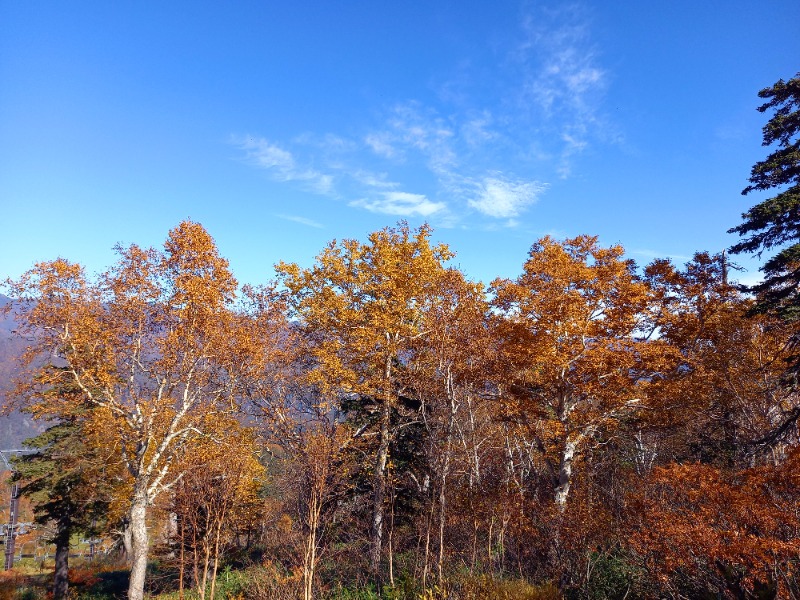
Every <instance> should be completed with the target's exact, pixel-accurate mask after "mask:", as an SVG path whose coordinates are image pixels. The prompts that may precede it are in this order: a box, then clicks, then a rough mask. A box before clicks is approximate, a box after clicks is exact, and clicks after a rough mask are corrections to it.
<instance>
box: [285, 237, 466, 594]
mask: <svg viewBox="0 0 800 600" xmlns="http://www.w3.org/2000/svg"><path fill="white" fill-rule="evenodd" d="M451 256H452V253H451V252H450V250H449V249H448V248H447V247H446V246H443V245H438V246H432V245H431V244H430V228H429V227H428V226H422V227H421V228H419V229H417V230H415V231H412V230H411V229H409V227H408V226H407V225H406V224H401V225H400V226H399V227H397V228H386V229H383V230H381V231H377V232H375V233H372V234H371V235H370V236H369V242H368V243H366V244H362V243H359V242H357V241H355V240H344V241H342V242H341V243H337V242H335V241H334V242H331V243H330V244H329V245H328V247H327V248H326V249H325V250H324V251H323V252H322V253H321V254H320V255H319V256H318V257H317V260H316V264H315V265H314V266H313V267H311V268H310V269H301V268H300V267H299V266H298V265H296V264H285V263H281V264H280V265H278V272H279V276H280V278H281V281H282V282H283V284H284V285H285V286H286V288H287V290H288V292H289V295H290V299H289V302H290V306H291V309H292V314H293V315H294V317H295V318H296V319H297V320H298V322H299V324H300V325H301V326H302V327H303V328H304V329H305V331H306V333H307V335H309V336H312V337H313V338H314V340H315V343H314V344H313V345H312V346H311V349H310V352H311V356H312V357H313V361H314V364H313V367H312V368H313V371H312V373H313V375H312V381H313V382H314V384H315V385H316V386H317V387H318V389H319V390H320V392H321V393H322V394H324V395H325V396H328V397H330V398H337V397H338V398H341V397H343V396H344V395H351V397H357V396H364V397H369V398H373V399H375V401H376V410H375V412H376V414H375V417H376V418H375V429H376V430H377V431H376V433H377V438H378V445H377V449H376V452H375V456H374V464H373V472H372V493H373V501H372V505H373V508H372V519H371V534H370V540H371V548H370V556H369V562H370V569H371V571H372V574H373V577H375V578H376V579H377V578H379V577H380V564H381V554H382V548H383V541H384V530H385V515H386V506H385V505H386V499H387V473H386V467H387V461H388V459H389V450H390V442H391V436H392V431H391V429H392V428H391V418H392V411H393V409H395V408H396V407H397V406H398V402H399V399H400V397H401V396H402V393H403V387H404V381H403V371H404V368H405V367H404V365H406V364H407V362H408V361H409V359H410V353H411V351H412V350H413V344H414V342H415V340H418V339H419V338H420V337H424V336H425V335H426V334H427V332H426V331H425V329H424V326H423V317H424V314H425V310H426V306H427V304H428V302H429V299H430V298H432V297H434V296H435V294H436V292H437V290H438V286H439V281H440V278H441V275H442V273H443V272H444V267H443V263H444V262H445V261H447V260H448V259H450V258H451Z"/></svg>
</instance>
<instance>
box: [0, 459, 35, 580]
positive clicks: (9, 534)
mask: <svg viewBox="0 0 800 600" xmlns="http://www.w3.org/2000/svg"><path fill="white" fill-rule="evenodd" d="M27 452H30V450H0V458H2V459H3V462H4V463H5V466H6V468H7V469H8V470H9V471H11V473H12V474H13V473H14V467H13V466H12V465H11V463H10V462H9V461H8V459H7V458H6V454H22V453H27ZM18 516H19V484H18V483H12V484H11V502H9V505H8V526H7V527H6V539H5V543H6V551H5V558H6V560H5V570H6V571H10V570H11V569H12V568H13V567H14V551H15V546H16V543H17V517H18Z"/></svg>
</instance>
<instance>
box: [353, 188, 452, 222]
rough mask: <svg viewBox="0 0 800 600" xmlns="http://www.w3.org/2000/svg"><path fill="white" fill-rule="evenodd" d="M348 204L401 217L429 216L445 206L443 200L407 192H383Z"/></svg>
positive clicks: (442, 209) (440, 210)
mask: <svg viewBox="0 0 800 600" xmlns="http://www.w3.org/2000/svg"><path fill="white" fill-rule="evenodd" d="M350 206H358V207H360V208H365V209H367V210H369V211H371V212H376V213H383V214H387V215H396V216H401V217H416V216H420V217H430V216H431V215H433V214H435V213H438V212H442V211H444V210H445V208H446V205H445V204H444V203H443V202H433V201H431V200H429V199H428V198H427V197H426V196H425V195H424V194H411V193H408V192H383V193H382V194H380V195H379V197H378V198H375V199H361V200H355V201H353V202H351V203H350Z"/></svg>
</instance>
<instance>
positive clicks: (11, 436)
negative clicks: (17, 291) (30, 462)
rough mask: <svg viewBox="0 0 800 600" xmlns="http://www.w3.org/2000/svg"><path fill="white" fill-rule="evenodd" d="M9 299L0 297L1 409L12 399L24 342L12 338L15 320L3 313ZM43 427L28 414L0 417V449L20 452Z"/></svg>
mask: <svg viewBox="0 0 800 600" xmlns="http://www.w3.org/2000/svg"><path fill="white" fill-rule="evenodd" d="M9 303H10V299H9V298H8V297H6V296H3V295H2V294H0V406H5V405H6V404H7V403H8V402H9V401H10V399H11V395H12V389H13V379H14V373H15V371H16V370H17V366H18V360H19V359H20V358H21V357H22V353H23V352H24V350H25V347H26V345H27V342H26V341H25V340H24V339H23V338H22V337H20V336H16V335H14V330H15V329H16V321H15V319H14V315H13V313H5V312H3V309H4V308H5V307H6V306H8V305H9ZM43 428H44V427H43V426H42V425H41V424H39V423H36V422H34V421H33V419H31V417H30V416H29V415H25V414H22V413H20V412H19V411H17V410H12V411H11V412H10V413H9V414H2V415H0V450H9V449H19V448H20V447H21V445H22V441H23V440H25V439H27V438H29V437H31V436H33V435H36V434H37V433H39V432H41V431H42V429H43Z"/></svg>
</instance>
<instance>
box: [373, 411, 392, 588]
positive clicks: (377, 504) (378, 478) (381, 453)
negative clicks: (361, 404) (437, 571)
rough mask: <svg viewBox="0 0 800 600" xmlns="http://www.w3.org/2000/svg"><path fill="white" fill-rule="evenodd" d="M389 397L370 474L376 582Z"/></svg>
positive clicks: (386, 450)
mask: <svg viewBox="0 0 800 600" xmlns="http://www.w3.org/2000/svg"><path fill="white" fill-rule="evenodd" d="M389 409H390V404H389V398H388V397H386V398H384V400H383V407H382V414H381V431H380V442H379V445H378V455H377V457H376V459H375V473H374V474H373V476H372V488H373V509H372V539H371V547H370V561H369V562H370V571H371V572H372V576H373V578H374V580H375V582H376V583H378V582H379V580H380V571H381V549H382V547H383V520H384V513H385V510H384V503H385V501H386V461H387V460H388V457H389V416H390V413H389Z"/></svg>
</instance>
